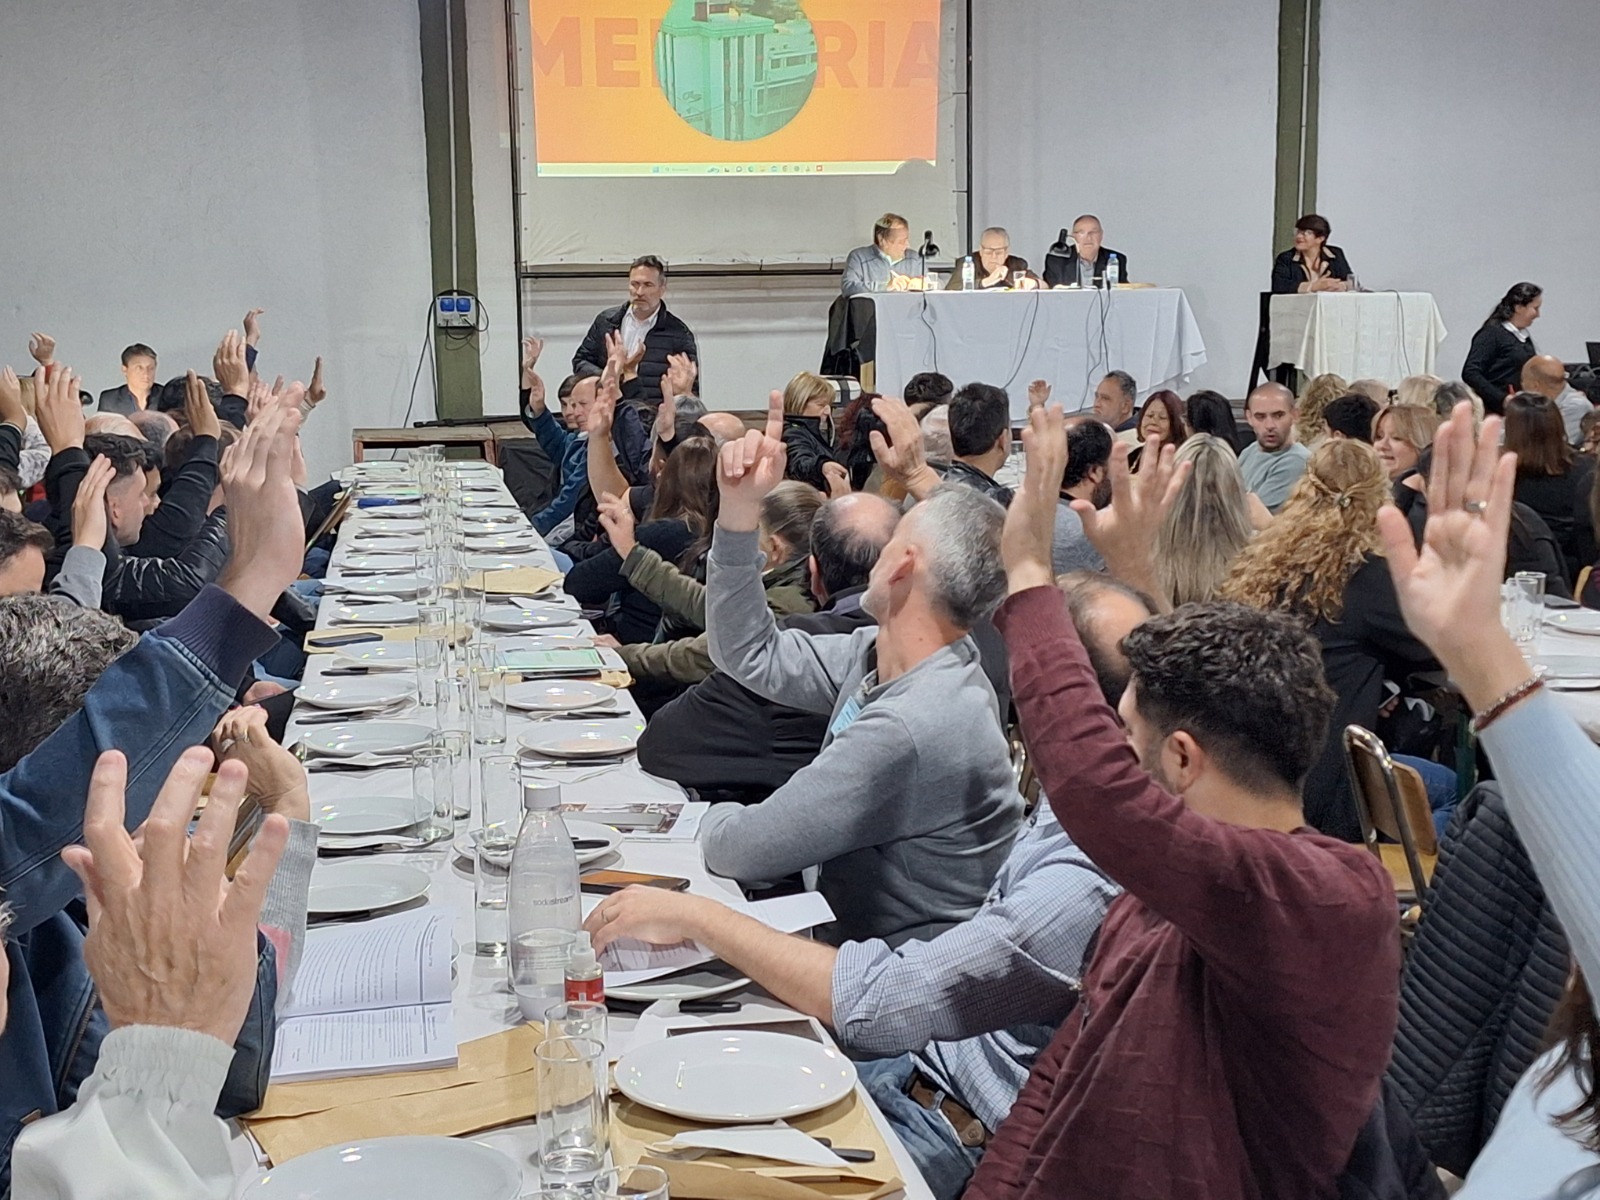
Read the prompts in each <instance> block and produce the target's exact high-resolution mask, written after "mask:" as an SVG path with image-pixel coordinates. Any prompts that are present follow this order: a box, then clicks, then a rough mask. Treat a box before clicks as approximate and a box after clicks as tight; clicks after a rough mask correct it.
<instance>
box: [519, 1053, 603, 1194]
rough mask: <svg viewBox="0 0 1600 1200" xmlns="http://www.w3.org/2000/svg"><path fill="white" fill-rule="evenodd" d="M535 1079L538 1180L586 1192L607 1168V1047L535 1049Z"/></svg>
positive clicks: (546, 1183) (548, 1184)
mask: <svg viewBox="0 0 1600 1200" xmlns="http://www.w3.org/2000/svg"><path fill="white" fill-rule="evenodd" d="M534 1058H535V1060H536V1062H537V1068H538V1078H539V1179H540V1180H541V1182H543V1183H544V1185H545V1186H546V1187H548V1186H550V1185H551V1184H566V1185H569V1186H570V1185H573V1184H576V1185H579V1186H581V1187H585V1188H586V1187H588V1186H589V1185H590V1184H592V1183H593V1181H594V1179H595V1177H596V1176H597V1175H599V1174H600V1172H602V1171H604V1170H605V1169H606V1165H607V1164H606V1160H607V1159H608V1158H609V1157H610V1146H609V1142H608V1138H607V1133H606V1093H607V1090H608V1088H607V1083H606V1075H607V1073H608V1072H607V1064H606V1048H605V1046H604V1044H603V1043H601V1042H597V1041H595V1040H594V1039H593V1038H555V1039H548V1038H547V1039H546V1040H545V1041H543V1042H541V1043H539V1046H538V1048H537V1049H535V1050H534Z"/></svg>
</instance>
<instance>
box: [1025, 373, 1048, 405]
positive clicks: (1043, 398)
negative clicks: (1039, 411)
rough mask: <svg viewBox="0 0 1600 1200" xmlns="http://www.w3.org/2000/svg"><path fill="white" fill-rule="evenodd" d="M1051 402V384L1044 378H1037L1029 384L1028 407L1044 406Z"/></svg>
mask: <svg viewBox="0 0 1600 1200" xmlns="http://www.w3.org/2000/svg"><path fill="white" fill-rule="evenodd" d="M1049 403H1050V385H1049V384H1048V383H1046V382H1045V381H1044V380H1042V379H1035V380H1034V381H1033V382H1032V383H1030V384H1029V385H1028V407H1029V408H1043V407H1044V406H1045V405H1046V404H1049Z"/></svg>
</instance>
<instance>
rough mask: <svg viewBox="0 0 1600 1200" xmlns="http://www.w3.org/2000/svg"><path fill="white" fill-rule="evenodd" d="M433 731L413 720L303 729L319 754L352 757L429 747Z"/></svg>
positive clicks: (303, 738) (307, 742)
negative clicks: (412, 721)
mask: <svg viewBox="0 0 1600 1200" xmlns="http://www.w3.org/2000/svg"><path fill="white" fill-rule="evenodd" d="M433 733H434V730H433V727H432V726H431V725H416V724H413V723H411V722H409V721H340V722H338V723H336V724H333V725H313V726H311V727H310V728H309V729H303V730H301V731H300V740H301V741H302V742H304V743H305V745H306V747H307V749H310V750H314V751H315V752H316V753H318V754H326V755H328V756H329V757H331V758H349V757H351V756H352V755H356V754H407V753H409V752H411V751H412V750H420V749H422V747H424V746H426V745H427V744H428V741H429V739H430V738H432V737H433Z"/></svg>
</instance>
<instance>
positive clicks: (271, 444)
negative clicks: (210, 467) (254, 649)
mask: <svg viewBox="0 0 1600 1200" xmlns="http://www.w3.org/2000/svg"><path fill="white" fill-rule="evenodd" d="M297 403H298V401H297ZM294 429H295V421H294V419H293V415H292V414H291V413H290V412H289V411H288V410H287V409H285V408H284V407H283V406H281V405H273V406H270V407H268V408H267V409H266V410H265V411H264V412H263V413H262V414H261V415H260V416H259V417H258V418H256V419H255V420H253V421H251V422H250V425H249V428H247V429H246V430H245V431H244V435H243V436H242V437H240V439H239V440H238V441H237V442H235V443H234V445H233V446H232V448H230V449H229V451H228V453H227V454H226V455H225V456H224V457H223V460H222V491H223V495H224V496H226V497H227V503H228V536H229V538H230V540H231V541H232V543H233V552H232V553H231V554H230V555H229V557H228V565H227V566H226V567H224V568H223V571H222V576H221V577H220V578H219V579H218V580H217V583H218V585H219V586H220V587H222V588H223V590H224V591H227V592H228V593H230V594H231V595H232V596H233V597H234V599H236V600H238V601H239V603H240V604H242V605H244V607H246V608H248V609H249V610H250V611H251V612H253V613H255V615H256V616H258V617H260V618H261V619H262V620H264V621H265V620H267V619H268V618H269V617H270V615H271V613H272V607H273V605H275V604H276V603H277V602H278V597H279V596H280V595H282V594H283V589H284V588H286V587H288V586H289V585H290V584H291V583H293V582H294V581H295V578H296V577H297V576H298V575H299V574H300V567H301V564H302V563H303V562H304V561H305V525H304V524H303V523H302V521H301V519H300V502H299V499H298V497H297V496H296V494H295V489H294V479H293V464H294V443H295V435H294Z"/></svg>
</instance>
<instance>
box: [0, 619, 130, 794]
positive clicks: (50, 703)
mask: <svg viewBox="0 0 1600 1200" xmlns="http://www.w3.org/2000/svg"><path fill="white" fill-rule="evenodd" d="M138 640H139V638H138V635H137V634H135V633H133V632H132V631H131V630H129V629H127V628H126V627H125V626H123V624H122V623H121V622H120V621H118V620H117V619H116V618H115V617H112V616H110V615H109V614H107V613H103V612H100V611H99V610H98V609H92V608H79V607H78V606H77V605H76V604H74V603H72V602H71V601H70V600H66V599H63V598H61V597H59V596H43V595H40V594H39V593H37V592H26V593H22V594H19V595H16V596H7V597H6V598H4V599H3V600H0V771H9V770H10V769H11V768H12V767H14V766H16V765H17V763H18V762H20V761H21V760H22V758H23V757H24V756H26V755H28V754H30V753H31V752H32V751H33V750H34V749H35V747H37V746H38V745H39V743H40V742H42V741H44V740H45V738H47V737H49V736H50V735H51V734H52V733H54V732H55V731H56V729H57V728H59V727H60V726H61V724H62V723H63V722H64V721H66V719H67V718H68V717H70V716H72V714H73V713H75V712H77V711H78V710H79V709H80V708H82V707H83V697H84V695H85V694H86V693H87V692H88V691H89V688H90V687H92V686H93V684H94V681H95V680H96V679H98V678H100V673H101V672H102V671H104V670H105V669H106V668H107V667H108V666H110V665H111V663H112V661H113V660H115V659H116V658H118V657H119V656H120V655H122V654H123V653H124V652H125V651H127V650H128V649H130V648H131V647H132V646H133V644H134V643H135V642H137V641H138Z"/></svg>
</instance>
